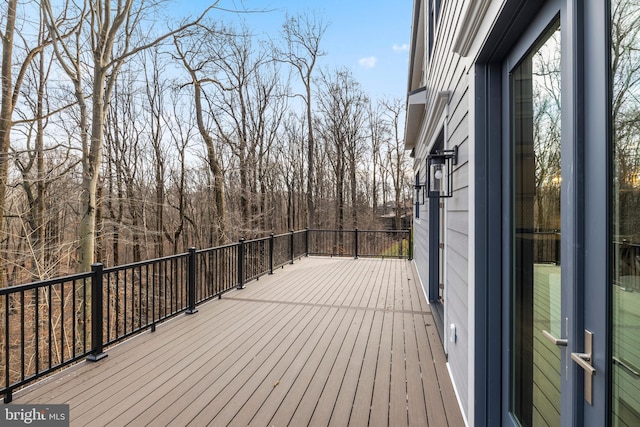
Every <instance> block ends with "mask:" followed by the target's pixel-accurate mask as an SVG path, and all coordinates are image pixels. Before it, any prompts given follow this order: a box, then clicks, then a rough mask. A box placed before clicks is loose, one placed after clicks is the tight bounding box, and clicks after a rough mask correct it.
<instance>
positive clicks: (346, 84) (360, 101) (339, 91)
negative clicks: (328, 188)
mask: <svg viewBox="0 0 640 427" xmlns="http://www.w3.org/2000/svg"><path fill="white" fill-rule="evenodd" d="M318 100H319V104H318V111H319V113H318V123H317V126H318V130H319V133H320V134H321V135H322V139H323V141H324V142H325V143H326V144H327V150H328V151H329V153H330V154H329V157H328V159H329V162H330V163H331V166H332V169H333V172H334V174H335V180H336V181H335V184H336V186H335V197H336V203H335V207H336V210H335V212H336V226H337V228H338V229H342V228H344V225H345V214H346V205H345V198H346V195H347V191H346V190H349V192H350V193H349V194H351V206H350V209H351V214H352V226H354V227H355V226H356V225H357V212H356V210H357V206H356V205H357V202H356V200H357V183H356V180H357V173H356V169H357V164H358V161H359V158H360V156H361V154H362V144H363V140H364V135H365V111H366V110H365V109H366V104H367V102H368V101H367V98H366V96H365V95H364V92H363V91H362V89H361V88H360V85H359V84H358V82H357V81H355V80H354V78H353V76H352V75H351V73H350V72H349V71H347V70H337V71H335V72H334V73H323V74H322V84H321V87H320V90H319V96H318ZM347 173H348V177H347ZM347 179H348V180H349V186H348V188H345V184H346V183H347Z"/></svg>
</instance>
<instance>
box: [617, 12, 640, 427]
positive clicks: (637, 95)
mask: <svg viewBox="0 0 640 427" xmlns="http://www.w3.org/2000/svg"><path fill="white" fill-rule="evenodd" d="M610 32H611V39H610V43H611V46H610V47H611V50H610V55H611V79H612V85H611V86H612V90H613V93H612V97H611V126H612V131H611V141H612V155H611V160H610V161H611V163H612V164H611V170H612V175H613V177H612V178H613V179H612V189H611V207H610V209H611V228H610V233H611V241H610V245H611V249H610V253H611V256H612V273H611V274H612V276H613V277H612V281H611V287H612V289H611V293H612V296H611V305H612V310H611V312H612V314H611V322H612V326H611V332H612V336H611V338H612V355H611V369H612V372H611V382H612V387H611V389H612V396H611V399H612V403H611V416H612V425H614V426H640V2H638V1H631V0H612V1H611V5H610Z"/></svg>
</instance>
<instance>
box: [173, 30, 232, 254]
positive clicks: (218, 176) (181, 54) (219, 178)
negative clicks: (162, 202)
mask: <svg viewBox="0 0 640 427" xmlns="http://www.w3.org/2000/svg"><path fill="white" fill-rule="evenodd" d="M199 35H200V37H199V38H198V39H195V38H193V36H195V34H190V36H192V38H191V39H190V40H188V41H186V42H188V43H189V48H187V49H184V48H183V46H182V43H183V42H185V40H184V39H182V40H181V39H180V38H178V37H175V38H174V45H175V47H176V52H177V55H178V58H179V59H180V61H181V62H182V65H183V66H184V68H185V70H186V71H187V72H188V73H189V77H190V79H191V81H190V83H189V84H191V85H193V98H194V103H195V114H196V122H197V124H198V131H199V132H200V136H201V137H202V139H203V141H204V143H205V146H206V148H207V160H208V164H209V169H210V171H211V174H212V175H213V179H214V185H213V192H214V200H215V204H214V209H215V212H214V215H215V221H216V229H217V230H216V235H217V236H216V240H217V243H218V244H223V243H226V241H227V236H226V233H227V220H226V214H227V212H226V208H225V188H224V171H223V169H222V163H221V158H220V155H219V153H218V149H217V147H216V143H215V141H214V139H213V136H212V133H211V130H210V129H209V127H208V126H207V124H206V122H205V109H204V105H203V94H204V91H203V87H202V86H203V83H208V82H211V81H212V79H209V78H201V77H199V76H198V71H200V70H201V69H202V68H203V67H205V65H206V61H207V59H208V58H207V59H205V61H204V62H200V61H199V59H198V54H199V52H200V49H205V48H206V46H207V45H210V43H207V41H209V39H208V38H207V37H211V36H213V37H215V36H216V34H215V33H214V32H212V31H210V30H208V29H204V33H202V32H201V33H200V34H199ZM192 49H193V50H192ZM192 62H194V63H195V64H193V65H192Z"/></svg>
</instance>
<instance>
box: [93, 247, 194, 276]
mask: <svg viewBox="0 0 640 427" xmlns="http://www.w3.org/2000/svg"><path fill="white" fill-rule="evenodd" d="M188 256H189V253H188V252H185V253H181V254H175V255H168V256H165V257H162V258H154V259H149V260H146V261H138V262H132V263H130V264H123V265H116V266H113V267H109V268H105V269H104V273H105V274H107V273H115V272H116V271H121V270H128V269H130V268H134V267H141V266H144V265H149V264H155V263H158V262H165V261H171V260H173V259H180V258H187V257H188Z"/></svg>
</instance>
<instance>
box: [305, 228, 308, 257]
mask: <svg viewBox="0 0 640 427" xmlns="http://www.w3.org/2000/svg"><path fill="white" fill-rule="evenodd" d="M304 256H306V257H308V256H309V229H308V228H305V229H304Z"/></svg>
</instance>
